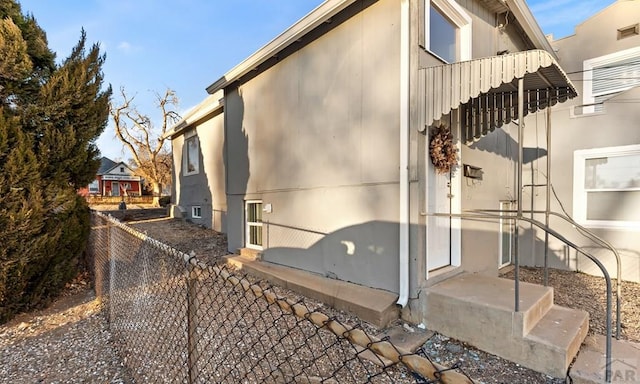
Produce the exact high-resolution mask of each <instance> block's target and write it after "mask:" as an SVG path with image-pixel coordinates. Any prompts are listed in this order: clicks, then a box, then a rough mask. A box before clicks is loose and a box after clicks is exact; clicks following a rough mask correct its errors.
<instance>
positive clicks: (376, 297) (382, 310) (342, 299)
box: [226, 255, 400, 328]
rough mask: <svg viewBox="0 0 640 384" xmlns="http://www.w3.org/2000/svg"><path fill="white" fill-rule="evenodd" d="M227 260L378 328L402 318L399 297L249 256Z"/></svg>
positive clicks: (250, 272) (253, 273)
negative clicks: (398, 302)
mask: <svg viewBox="0 0 640 384" xmlns="http://www.w3.org/2000/svg"><path fill="white" fill-rule="evenodd" d="M226 258H227V264H228V265H230V266H233V267H235V268H238V269H241V270H243V271H245V272H247V273H249V274H251V275H254V276H257V277H260V278H262V279H265V280H267V281H270V282H271V283H273V284H276V285H279V286H281V287H284V288H287V289H290V290H292V291H294V292H298V293H300V294H302V295H304V296H306V297H310V298H312V299H315V300H318V301H321V302H323V303H325V304H327V305H329V306H331V307H333V308H336V309H339V310H343V311H346V312H349V313H352V314H354V315H356V316H358V317H359V318H360V319H362V320H364V321H367V322H369V323H371V324H373V325H374V326H376V327H379V328H383V327H385V326H387V325H388V324H389V323H391V322H392V321H393V320H397V319H398V318H399V316H400V312H399V310H398V307H397V305H396V301H397V299H398V295H397V294H395V293H392V292H388V291H384V290H381V289H374V288H369V287H365V286H362V285H358V284H353V283H349V282H346V281H341V280H336V279H329V278H327V277H324V276H320V275H318V274H315V273H311V272H307V271H303V270H300V269H296V268H290V267H285V266H282V265H278V264H274V263H269V262H267V261H261V260H253V259H251V258H250V257H246V256H241V255H240V256H239V255H229V256H227V257H226Z"/></svg>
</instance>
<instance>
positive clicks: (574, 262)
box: [520, 224, 640, 282]
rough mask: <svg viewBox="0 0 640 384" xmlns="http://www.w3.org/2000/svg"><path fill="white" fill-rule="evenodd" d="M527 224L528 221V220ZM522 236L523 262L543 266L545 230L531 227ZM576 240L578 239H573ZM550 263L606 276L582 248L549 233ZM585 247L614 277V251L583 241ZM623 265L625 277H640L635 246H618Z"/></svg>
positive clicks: (623, 277)
mask: <svg viewBox="0 0 640 384" xmlns="http://www.w3.org/2000/svg"><path fill="white" fill-rule="evenodd" d="M525 225H526V224H525ZM520 236H521V241H520V244H521V247H522V248H521V250H522V251H521V257H520V262H521V265H524V266H532V267H542V266H543V265H544V249H545V242H544V233H541V232H540V231H536V230H532V229H530V228H526V229H522V230H521V232H520ZM570 240H571V241H573V242H574V243H576V244H580V243H579V242H578V241H576V240H574V239H571V238H570ZM550 243H551V244H550V247H549V253H548V258H549V259H548V266H549V267H550V268H557V269H564V270H570V271H578V272H584V273H587V274H589V275H594V276H603V274H602V272H601V270H600V268H599V267H598V266H597V265H596V264H595V263H594V262H593V261H592V260H591V259H589V258H588V257H587V256H585V255H583V254H582V253H581V252H578V251H577V250H575V249H573V248H570V247H569V246H567V245H565V244H564V243H561V242H558V241H555V240H554V238H553V236H550ZM581 248H582V249H584V250H585V251H586V252H589V254H590V255H592V256H594V257H595V258H597V259H598V260H599V261H600V262H602V263H603V264H604V266H605V268H606V269H607V272H608V273H609V276H611V278H612V279H615V278H616V277H617V263H616V258H615V255H614V254H613V252H612V251H611V250H609V249H608V248H603V247H599V246H590V245H582V246H581ZM617 251H618V253H619V254H620V259H621V265H622V279H623V280H627V281H635V282H638V281H640V253H639V252H638V251H636V250H629V249H617Z"/></svg>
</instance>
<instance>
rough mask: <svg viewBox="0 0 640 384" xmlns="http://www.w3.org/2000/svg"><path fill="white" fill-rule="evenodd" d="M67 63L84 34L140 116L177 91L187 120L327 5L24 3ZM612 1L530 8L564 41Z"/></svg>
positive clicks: (558, 0)
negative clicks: (269, 46) (236, 71)
mask: <svg viewBox="0 0 640 384" xmlns="http://www.w3.org/2000/svg"><path fill="white" fill-rule="evenodd" d="M19 1H20V4H21V6H22V10H23V12H25V13H26V12H29V13H33V15H34V16H35V18H36V20H37V21H38V23H39V24H40V26H41V27H42V28H43V29H44V30H45V31H46V33H47V37H48V39H49V47H50V48H51V49H52V50H54V51H55V52H57V54H58V59H64V58H65V57H66V56H68V54H69V53H70V52H71V48H72V47H73V46H74V45H75V44H76V43H77V41H78V38H79V36H80V30H81V28H83V27H84V29H85V30H86V32H87V38H88V41H89V42H90V43H94V42H99V43H100V45H101V49H102V51H103V52H106V54H107V60H106V64H105V67H104V73H105V82H106V83H110V84H111V85H112V86H113V89H114V98H115V99H114V101H115V102H116V103H117V102H118V101H119V100H118V99H117V97H118V96H119V94H118V90H119V88H120V87H121V86H124V87H125V88H126V90H127V93H128V94H130V95H133V94H136V101H135V103H136V105H137V106H138V107H139V109H140V111H141V112H142V113H145V114H147V115H149V116H150V117H151V118H152V119H158V118H159V115H158V112H157V109H156V108H154V106H153V93H152V91H157V92H160V93H163V92H164V90H165V89H166V88H167V87H169V88H172V89H174V90H175V91H176V93H177V95H178V97H179V99H180V108H181V111H182V112H184V111H186V110H188V109H189V108H191V107H193V106H194V105H196V104H198V103H199V102H200V101H202V100H203V99H204V98H205V97H206V96H207V93H206V91H205V88H206V87H207V86H208V85H209V84H211V83H213V82H214V81H215V80H217V79H218V78H219V77H220V76H222V75H224V73H225V72H227V71H228V70H229V69H231V68H233V67H234V66H235V65H236V64H238V63H239V62H240V61H242V60H243V59H245V58H246V57H247V56H249V55H250V54H251V53H253V52H255V51H256V50H257V49H259V48H260V47H261V46H263V45H264V44H266V43H267V42H269V41H270V40H271V39H273V38H274V37H276V36H277V35H278V34H280V33H281V32H282V31H284V30H285V29H286V28H287V27H289V26H290V25H291V24H293V23H294V22H296V21H297V20H299V19H300V18H302V17H303V16H304V15H306V14H307V13H308V12H310V11H311V10H313V9H314V8H315V7H316V6H318V5H319V4H320V3H322V0H172V1H169V0H57V1H51V0H19ZM613 2H614V0H527V3H528V4H529V7H530V8H531V10H532V11H533V13H534V16H535V17H536V18H537V20H538V23H539V24H540V26H541V28H542V30H543V31H544V33H553V34H554V37H555V38H556V39H557V38H560V37H563V36H567V35H570V34H572V33H573V28H574V26H575V25H577V24H579V23H580V22H582V21H584V20H585V19H587V18H588V17H589V16H590V15H593V14H594V13H596V12H598V11H599V10H601V9H603V8H605V7H606V6H607V5H609V4H611V3H613ZM98 146H99V148H100V150H101V151H102V154H103V155H104V156H107V157H109V158H111V159H114V160H115V159H123V160H127V159H128V158H129V157H130V155H129V154H128V152H126V151H125V150H122V146H121V145H120V143H119V142H118V141H117V140H116V139H115V138H114V133H113V128H112V126H111V122H110V125H109V126H108V127H107V128H106V129H105V132H104V133H103V134H102V136H101V137H100V139H99V140H98Z"/></svg>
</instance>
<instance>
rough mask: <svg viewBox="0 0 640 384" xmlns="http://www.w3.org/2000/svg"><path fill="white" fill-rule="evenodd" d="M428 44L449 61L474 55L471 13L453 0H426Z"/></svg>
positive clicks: (428, 46) (427, 47) (462, 59)
mask: <svg viewBox="0 0 640 384" xmlns="http://www.w3.org/2000/svg"><path fill="white" fill-rule="evenodd" d="M425 48H426V49H427V50H428V51H429V52H431V53H433V54H434V55H436V56H437V57H439V58H440V59H442V60H443V61H444V62H447V63H452V62H456V61H464V60H470V59H471V17H469V15H467V13H466V12H465V11H464V9H463V8H462V7H461V6H460V5H458V3H456V2H455V1H454V0H427V2H426V6H425Z"/></svg>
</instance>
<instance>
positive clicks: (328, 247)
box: [263, 221, 399, 292]
mask: <svg viewBox="0 0 640 384" xmlns="http://www.w3.org/2000/svg"><path fill="white" fill-rule="evenodd" d="M264 226H265V227H266V228H265V234H266V249H265V250H264V251H263V258H264V259H265V260H267V261H269V262H272V263H276V264H282V265H286V266H290V267H293V268H298V269H303V270H307V271H311V272H315V273H318V274H321V275H323V276H326V277H330V278H335V279H339V280H343V281H349V282H353V283H356V284H361V285H365V286H369V287H374V288H380V289H385V290H387V291H391V292H397V290H398V274H399V269H398V262H399V261H398V260H399V259H398V231H399V227H398V223H393V222H386V221H369V222H365V223H362V224H357V225H352V226H348V227H345V228H341V229H339V230H337V231H334V232H331V233H322V232H318V231H313V230H309V229H305V228H299V227H293V226H289V225H284V224H278V223H271V222H268V223H264Z"/></svg>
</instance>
